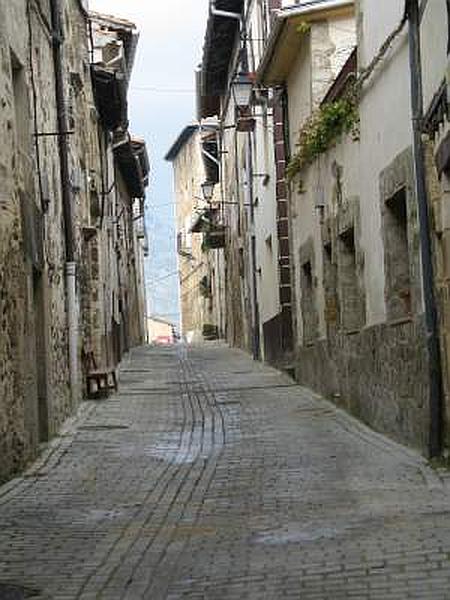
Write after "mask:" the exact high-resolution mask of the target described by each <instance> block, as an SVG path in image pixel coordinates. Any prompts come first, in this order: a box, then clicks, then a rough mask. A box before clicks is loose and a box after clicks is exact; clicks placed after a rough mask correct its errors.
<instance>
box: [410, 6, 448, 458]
mask: <svg viewBox="0 0 450 600" xmlns="http://www.w3.org/2000/svg"><path fill="white" fill-rule="evenodd" d="M406 7H407V14H408V19H409V61H410V72H411V73H410V75H411V108H412V126H413V147H414V164H415V175H416V193H417V203H418V215H419V225H420V248H421V256H422V270H423V294H424V303H425V321H426V329H427V346H428V358H429V377H430V393H429V394H430V395H429V403H430V428H429V440H428V452H429V455H430V457H431V458H433V457H435V456H439V455H440V454H441V452H442V443H443V426H442V411H443V402H442V396H443V385H442V366H441V353H440V341H439V321H438V309H437V305H436V295H435V290H434V268H433V256H432V250H433V249H432V239H431V230H430V215H429V208H428V191H427V181H426V171H425V153H424V147H423V141H422V122H423V84H422V63H421V52H420V9H419V4H418V0H407V3H406Z"/></svg>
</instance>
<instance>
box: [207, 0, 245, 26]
mask: <svg viewBox="0 0 450 600" xmlns="http://www.w3.org/2000/svg"><path fill="white" fill-rule="evenodd" d="M209 10H210V13H211V14H212V15H214V16H216V17H225V18H228V19H236V20H238V21H239V23H242V15H241V13H234V12H229V11H227V10H219V9H218V8H216V1H215V0H210V4H209Z"/></svg>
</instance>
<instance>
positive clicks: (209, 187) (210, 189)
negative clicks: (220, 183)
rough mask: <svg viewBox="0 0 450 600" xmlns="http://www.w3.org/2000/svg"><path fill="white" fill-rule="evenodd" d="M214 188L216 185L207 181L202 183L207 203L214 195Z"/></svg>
mask: <svg viewBox="0 0 450 600" xmlns="http://www.w3.org/2000/svg"><path fill="white" fill-rule="evenodd" d="M214 186H215V184H214V183H212V182H211V181H205V182H204V183H202V185H201V188H202V193H203V198H204V199H205V200H206V202H210V201H211V199H212V197H213V194H214Z"/></svg>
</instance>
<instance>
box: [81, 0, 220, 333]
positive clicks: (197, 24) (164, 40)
mask: <svg viewBox="0 0 450 600" xmlns="http://www.w3.org/2000/svg"><path fill="white" fill-rule="evenodd" d="M207 5H208V0H127V1H126V2H124V0H89V8H90V9H91V10H95V11H98V12H102V13H106V14H112V15H116V16H120V17H125V18H127V19H129V20H131V21H133V22H134V23H136V25H137V26H138V29H139V31H140V40H139V44H138V52H137V56H136V62H135V66H134V70H133V74H132V79H131V83H130V92H129V114H130V131H131V132H132V133H134V134H136V135H139V136H141V137H144V138H145V140H146V142H147V148H148V151H149V156H150V162H151V179H150V185H149V188H148V190H147V206H148V207H147V214H146V220H147V229H148V234H149V245H150V256H149V259H148V262H147V265H146V267H147V268H146V279H147V303H148V312H149V314H153V315H158V316H162V317H165V318H167V319H169V320H172V321H178V319H179V307H178V277H177V260H176V250H175V248H176V241H175V221H174V209H175V206H174V194H173V177H172V167H171V165H170V163H167V162H165V161H164V156H165V154H166V153H167V151H168V150H169V148H170V146H171V145H172V143H173V142H174V141H175V139H176V138H177V136H178V134H179V133H180V132H181V130H182V129H183V128H184V127H185V126H186V125H188V124H189V123H190V122H191V121H192V120H193V119H194V118H195V92H194V69H195V67H196V66H197V65H198V64H199V63H200V61H201V56H202V46H203V38H204V33H205V28H206V17H207Z"/></svg>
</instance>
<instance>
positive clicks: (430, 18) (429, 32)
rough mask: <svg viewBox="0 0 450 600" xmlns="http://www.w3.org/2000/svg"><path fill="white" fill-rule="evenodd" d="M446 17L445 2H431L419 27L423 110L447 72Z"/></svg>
mask: <svg viewBox="0 0 450 600" xmlns="http://www.w3.org/2000/svg"><path fill="white" fill-rule="evenodd" d="M447 38H448V17H447V9H446V1H445V0H431V1H429V2H428V4H427V8H426V10H425V13H424V16H423V21H422V27H421V50H422V76H423V92H424V108H425V111H426V110H427V108H428V106H429V105H430V102H431V101H432V99H433V96H434V94H435V93H436V92H437V90H438V88H439V86H440V85H441V83H442V81H443V79H444V77H445V73H446V70H447V65H448V60H447Z"/></svg>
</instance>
